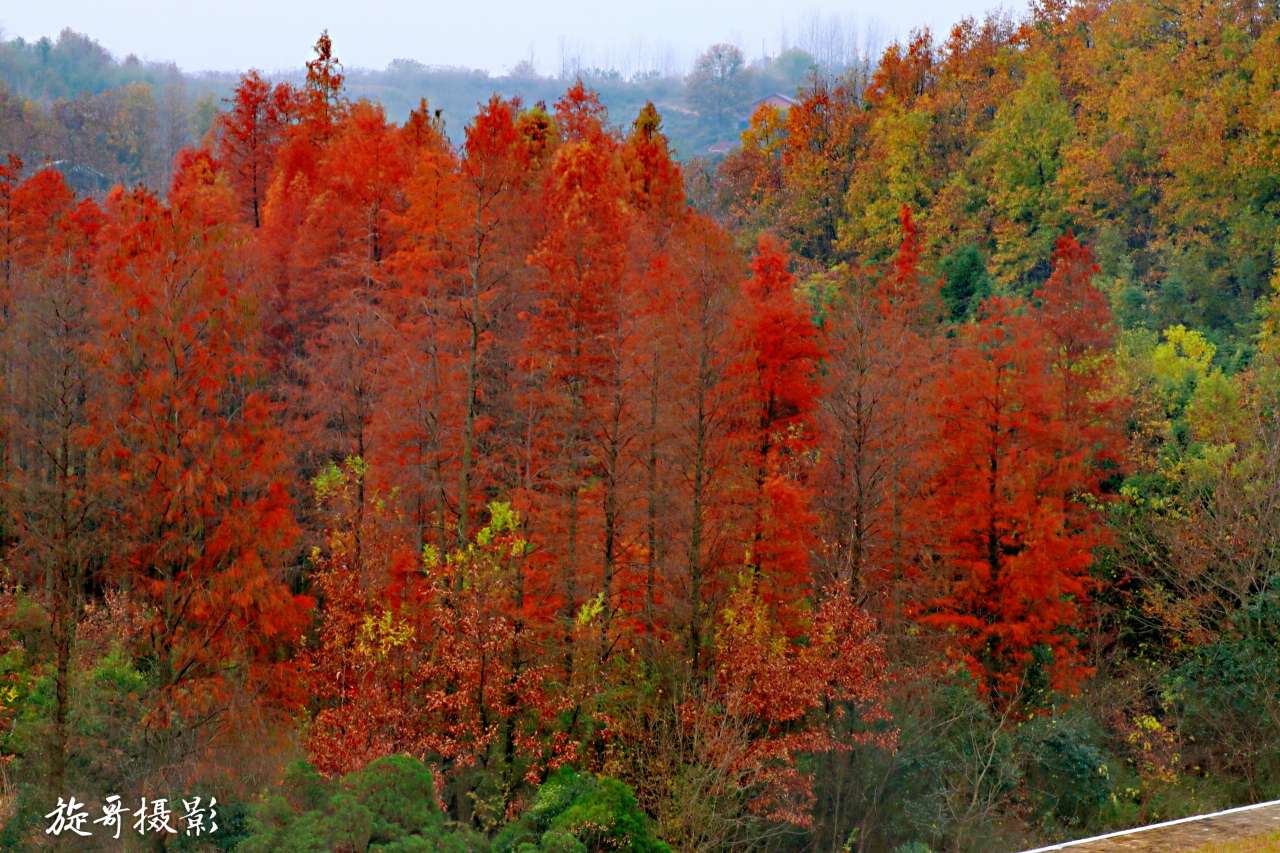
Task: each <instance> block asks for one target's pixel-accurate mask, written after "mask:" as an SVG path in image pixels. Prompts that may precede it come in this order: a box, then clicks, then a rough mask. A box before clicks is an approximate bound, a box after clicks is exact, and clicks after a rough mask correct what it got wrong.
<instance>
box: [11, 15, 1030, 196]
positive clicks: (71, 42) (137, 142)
mask: <svg viewBox="0 0 1280 853" xmlns="http://www.w3.org/2000/svg"><path fill="white" fill-rule="evenodd" d="M991 14H997V15H1004V16H1007V15H1008V13H1007V12H996V13H991ZM982 15H983V10H982V9H978V8H972V7H970V6H969V4H968V3H955V2H943V0H900V2H898V3H896V4H892V5H882V4H876V5H874V6H873V5H872V4H869V3H853V4H850V3H837V2H829V0H824V2H821V3H818V4H816V5H810V6H809V7H807V8H801V10H799V11H797V7H795V6H794V4H792V3H788V2H785V0H756V2H753V3H752V4H750V5H749V6H748V5H747V4H741V3H736V2H729V0H708V1H707V2H695V3H688V2H683V3H682V2H675V0H650V2H647V3H639V4H618V5H613V4H601V3H591V2H586V0H557V2H551V3H542V4H532V3H487V4H485V3H471V4H456V3H450V4H444V3H416V4H415V3H412V2H385V0H384V2H376V3H367V4H363V5H362V4H353V3H349V2H347V3H338V2H335V0H317V2H310V3H300V2H288V3H270V4H264V3H261V2H253V0H222V2H219V3H213V2H209V0H198V2H180V3H179V2H144V0H73V2H62V3H53V4H36V3H30V4H20V5H13V6H10V7H8V8H5V9H3V10H0V154H3V153H5V152H16V153H17V154H19V155H20V156H21V157H22V158H23V160H24V162H25V163H26V166H27V168H28V169H31V168H36V167H39V166H41V165H54V166H56V167H57V168H59V169H61V170H62V171H63V172H64V173H65V174H66V175H67V176H68V178H69V179H70V180H71V182H72V184H73V185H74V186H75V187H76V189H78V190H79V191H81V192H84V193H91V194H92V193H98V192H102V191H104V190H105V188H107V187H109V186H111V185H113V184H116V183H124V184H133V183H143V184H147V185H149V186H152V187H155V188H158V189H163V188H164V187H165V186H166V185H167V183H168V180H169V175H170V169H171V165H172V162H173V158H174V155H175V154H176V153H177V152H178V151H179V150H181V149H182V148H183V147H186V146H188V145H191V144H194V143H198V142H200V141H201V140H203V139H204V138H205V136H206V134H207V132H208V130H209V128H210V127H211V125H212V123H213V119H214V117H215V116H216V115H217V113H218V112H219V111H220V110H222V109H224V108H225V106H226V98H227V97H228V96H229V95H230V93H231V91H232V89H233V88H234V87H235V85H236V82H237V80H238V78H239V75H240V73H242V72H244V71H247V70H248V69H250V68H256V69H259V70H261V71H263V72H264V74H265V75H266V76H268V77H269V78H271V79H273V80H278V81H288V82H291V83H294V84H301V82H302V80H303V78H304V64H305V62H306V61H307V60H308V59H310V58H311V56H312V51H311V46H312V44H313V43H314V42H315V40H316V37H317V36H318V35H319V34H320V32H321V31H323V30H328V32H329V34H330V35H331V37H332V39H333V45H334V53H335V55H336V56H337V57H338V59H339V60H340V61H341V62H342V63H343V66H344V68H345V71H346V75H347V80H346V89H347V94H348V96H349V97H351V98H353V99H356V98H368V99H370V100H373V101H376V102H378V103H380V104H382V105H383V107H384V108H385V110H386V111H387V114H388V116H389V117H390V118H392V119H394V120H397V121H399V120H403V119H404V118H405V117H407V115H408V114H409V111H410V110H412V109H413V108H415V107H417V106H418V105H419V103H420V101H421V100H422V99H424V98H425V99H426V100H427V102H428V104H429V105H430V107H431V109H432V110H439V111H440V115H441V116H442V118H443V119H444V122H445V128H446V131H447V132H448V133H449V135H450V136H451V138H453V139H454V140H455V141H458V140H460V138H461V134H462V131H463V129H464V128H465V127H466V124H467V122H468V121H469V120H470V118H471V116H472V115H473V114H474V112H475V109H476V106H477V105H478V104H480V103H482V102H483V101H486V100H487V99H488V98H489V97H490V96H491V95H494V94H497V95H500V96H503V97H507V98H512V97H515V98H519V99H521V101H522V102H523V103H526V104H533V103H537V102H540V101H541V102H546V103H548V104H549V103H552V102H554V101H555V100H556V99H557V98H558V97H559V96H560V95H561V94H562V93H563V92H564V90H565V88H566V87H567V86H568V85H569V84H570V83H572V82H573V81H574V80H576V79H582V80H583V81H584V82H585V83H587V84H588V85H589V86H590V87H592V88H593V89H595V90H596V91H597V92H598V93H599V94H600V97H601V100H602V102H603V103H604V105H605V106H606V107H607V109H608V110H609V116H610V120H611V121H612V122H613V123H614V124H616V125H621V126H625V125H627V124H629V123H630V121H631V120H632V119H633V118H634V117H635V115H636V114H637V113H638V112H639V110H640V109H641V107H643V106H644V104H645V103H646V102H647V101H652V102H653V103H654V104H655V105H656V106H657V108H658V110H659V112H660V113H661V115H662V117H663V123H664V130H665V131H666V133H667V135H668V137H669V138H670V140H671V143H672V147H673V149H674V151H675V153H676V155H677V156H678V157H679V158H681V159H682V160H686V161H688V160H692V159H695V158H698V159H705V160H711V161H714V160H716V159H717V158H719V157H721V156H723V155H724V154H725V153H726V152H728V151H729V150H731V149H732V147H733V146H734V144H735V143H736V141H737V137H738V134H739V133H740V131H741V130H742V128H743V127H745V125H746V122H747V119H748V117H749V116H750V113H751V111H752V109H753V108H754V106H755V105H756V104H758V103H759V102H760V101H761V100H765V99H773V100H777V99H778V98H786V97H789V96H794V95H795V94H796V92H797V91H798V90H799V89H800V88H802V87H804V86H805V85H807V84H811V83H812V81H813V80H814V78H815V77H823V78H825V79H827V80H841V81H843V82H845V83H846V84H848V85H850V86H851V87H852V88H853V89H854V90H855V91H859V92H860V91H861V89H862V87H863V86H864V85H865V82H866V79H867V77H868V76H869V74H870V71H871V69H872V67H873V65H874V63H875V61H876V60H877V59H878V57H879V55H880V54H881V52H882V51H883V50H884V48H885V47H886V45H888V44H890V43H892V42H894V41H902V40H905V38H906V37H907V36H908V35H909V33H910V32H911V31H912V30H913V29H915V28H918V27H928V28H930V29H931V30H933V32H934V33H935V38H936V39H938V40H945V37H946V33H947V32H948V31H949V30H950V28H951V27H952V26H953V25H954V24H955V23H956V22H958V21H959V20H960V19H961V18H963V17H966V16H973V17H981V16H982Z"/></svg>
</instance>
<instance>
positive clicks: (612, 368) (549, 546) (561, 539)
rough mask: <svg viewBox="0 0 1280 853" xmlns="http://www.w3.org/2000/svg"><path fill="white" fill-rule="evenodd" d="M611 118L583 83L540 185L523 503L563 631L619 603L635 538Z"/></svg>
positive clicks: (621, 241) (626, 222)
mask: <svg viewBox="0 0 1280 853" xmlns="http://www.w3.org/2000/svg"><path fill="white" fill-rule="evenodd" d="M603 119H604V108H603V107H602V106H601V105H600V103H599V100H598V99H597V98H596V97H595V95H594V94H592V93H590V92H588V91H587V90H586V89H584V88H583V87H582V85H581V84H579V85H577V86H575V87H574V88H572V89H570V90H569V92H568V93H567V94H566V95H565V96H564V98H562V99H561V100H560V102H559V103H557V105H556V124H557V127H558V128H559V129H560V131H561V133H562V134H563V136H564V141H563V142H562V143H561V145H560V147H559V148H558V150H557V151H556V154H555V159H554V161H553V162H552V164H551V165H550V167H549V170H548V173H547V177H546V181H545V187H544V190H543V192H544V197H543V199H542V202H541V203H542V205H543V206H544V210H545V211H546V212H547V214H548V216H549V219H550V222H549V225H548V229H547V233H546V234H545V236H544V237H543V238H542V240H541V241H540V242H539V244H538V246H537V248H536V249H535V250H534V252H533V253H532V254H531V255H530V258H529V260H530V263H531V264H532V265H533V267H534V278H533V281H534V288H535V293H536V297H535V299H536V301H535V304H534V305H533V308H532V310H531V311H530V313H529V323H528V330H527V333H526V335H525V340H524V347H523V352H522V363H523V366H524V368H525V369H526V370H527V371H529V372H530V373H531V374H532V376H533V377H534V383H535V385H534V387H532V388H531V389H530V392H529V394H528V395H527V397H528V405H529V406H530V410H531V412H532V413H533V414H532V418H534V419H535V420H534V421H532V422H531V423H530V424H529V430H530V432H531V434H532V441H531V443H530V445H529V447H528V448H527V450H526V453H527V457H526V464H525V467H526V471H527V472H528V473H527V474H526V477H527V481H528V482H529V484H530V486H531V488H532V493H531V494H530V495H528V496H527V498H526V500H529V501H531V502H532V504H533V505H534V506H535V507H537V509H536V510H534V511H532V512H530V516H531V528H530V530H531V533H532V534H533V535H534V538H535V541H537V542H538V543H539V546H541V547H542V549H543V551H542V553H541V554H540V555H538V559H539V560H543V559H546V560H550V561H551V563H552V565H553V566H554V572H555V575H556V576H555V577H554V578H548V580H550V581H552V587H551V589H550V590H548V594H549V595H551V596H552V597H554V598H555V600H557V601H558V602H559V604H560V608H561V615H562V619H563V620H564V623H565V627H566V630H567V629H568V627H569V625H570V624H571V621H572V619H573V618H574V614H575V613H576V612H577V610H578V607H579V606H581V605H582V604H583V603H584V602H585V601H586V600H587V599H588V598H591V597H594V595H596V594H599V595H602V596H603V602H604V607H605V611H606V612H607V613H611V612H612V611H613V610H614V609H615V608H616V607H617V602H616V601H615V599H614V595H615V594H616V593H617V592H618V590H617V588H616V586H615V584H614V580H615V577H614V576H615V574H616V572H617V569H618V563H619V558H620V555H621V553H622V548H623V547H624V546H623V540H624V538H625V537H626V535H627V531H626V530H625V528H626V521H625V520H624V519H622V518H621V517H620V515H621V513H623V512H624V511H625V509H626V507H625V505H624V504H623V502H622V500H621V499H620V490H622V489H623V488H625V487H626V484H625V483H624V482H623V478H624V477H625V476H626V472H624V470H623V465H624V464H625V460H624V459H623V458H622V457H621V454H620V447H621V445H622V444H623V443H624V442H625V441H626V440H627V438H628V435H627V431H628V430H630V428H631V425H632V421H633V418H632V413H631V411H630V410H629V408H628V406H629V404H630V402H631V399H632V397H633V395H629V394H628V392H627V390H626V386H627V385H628V384H629V383H631V382H633V381H634V379H635V377H634V374H633V372H632V371H633V369H634V364H633V363H632V361H631V359H630V358H629V350H630V348H631V347H632V346H633V342H632V341H631V340H628V339H627V338H626V335H625V331H624V330H623V324H624V320H625V318H624V317H623V314H622V310H623V293H622V285H623V276H624V272H625V269H626V263H627V243H626V235H627V230H628V228H629V226H630V220H631V211H630V209H629V208H628V206H627V204H626V195H625V193H626V189H627V181H626V173H625V171H624V169H623V163H622V158H621V156H620V153H619V145H618V142H617V140H616V139H615V138H614V137H613V136H612V135H611V134H610V133H608V132H607V131H606V130H605V128H604V126H603ZM593 479H595V480H597V482H596V483H595V485H594V487H592V488H589V483H590V481H591V480H593ZM592 492H595V494H592Z"/></svg>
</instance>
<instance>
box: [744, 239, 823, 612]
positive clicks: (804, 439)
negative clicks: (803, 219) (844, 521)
mask: <svg viewBox="0 0 1280 853" xmlns="http://www.w3.org/2000/svg"><path fill="white" fill-rule="evenodd" d="M794 286H795V279H794V277H793V276H792V275H791V273H790V272H788V270H787V256H786V253H785V251H784V249H783V248H782V246H781V244H780V243H778V241H777V240H775V239H773V238H771V237H768V236H765V237H762V238H761V239H760V243H759V246H758V248H757V252H756V257H755V260H754V261H753V262H752V265H751V277H750V278H748V279H747V280H746V281H745V282H744V283H743V285H742V295H743V298H742V302H741V303H740V305H739V315H738V319H737V323H736V325H737V332H738V341H737V344H736V346H737V347H738V354H737V362H736V364H735V366H734V369H733V379H734V380H736V381H737V382H740V383H741V384H740V386H739V387H740V389H741V393H742V395H743V405H742V407H741V411H740V417H739V418H738V420H737V422H736V423H735V433H736V434H735V436H734V438H735V440H736V441H737V442H738V452H739V453H740V454H741V455H740V457H739V458H740V461H741V465H742V466H743V468H744V470H745V474H744V482H743V484H742V486H741V497H740V500H741V505H742V511H743V513H744V519H743V535H744V547H745V549H746V554H745V563H746V565H748V566H750V567H752V569H753V571H754V573H755V579H756V583H757V584H758V588H759V590H760V591H761V594H762V596H763V598H764V600H765V601H766V602H767V603H768V604H769V605H770V606H771V607H775V608H781V609H784V610H785V609H787V608H789V607H790V606H792V605H795V604H796V603H798V602H799V601H800V599H801V598H802V597H803V596H804V595H805V594H806V593H807V592H808V591H809V589H810V580H811V578H810V564H809V560H810V549H811V547H812V545H813V536H814V526H815V518H814V516H813V512H812V510H811V507H810V503H811V500H812V492H811V488H810V486H809V483H808V475H809V469H810V468H811V462H810V456H809V452H810V450H811V449H812V447H813V442H814V439H815V433H814V426H813V417H814V414H815V411H816V408H817V404H818V396H819V390H820V388H819V385H818V376H817V373H818V363H819V360H820V359H821V358H822V356H823V350H822V346H821V343H820V341H819V336H818V331H817V329H816V328H815V327H814V325H813V320H812V318H811V316H810V310H809V308H808V307H807V306H805V305H804V304H802V303H801V302H800V301H799V299H798V298H797V296H796V294H795V292H794Z"/></svg>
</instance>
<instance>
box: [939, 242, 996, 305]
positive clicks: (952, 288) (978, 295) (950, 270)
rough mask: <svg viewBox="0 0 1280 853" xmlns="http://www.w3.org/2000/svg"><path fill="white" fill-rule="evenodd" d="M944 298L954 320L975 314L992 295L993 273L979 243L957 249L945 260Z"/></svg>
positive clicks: (943, 269) (943, 273) (943, 275)
mask: <svg viewBox="0 0 1280 853" xmlns="http://www.w3.org/2000/svg"><path fill="white" fill-rule="evenodd" d="M939 272H941V273H942V301H943V302H944V303H945V304H946V306H947V313H948V314H949V315H950V317H951V320H952V321H953V322H960V321H962V320H967V319H969V318H970V317H972V316H973V313H974V311H975V310H977V307H978V305H979V304H980V303H981V302H982V300H984V299H986V298H987V297H988V296H990V295H991V275H990V274H989V273H988V272H987V264H986V261H984V260H983V258H982V252H981V251H979V250H978V247H977V246H974V245H967V246H962V247H960V248H959V249H956V250H955V251H954V252H952V253H951V254H950V255H947V257H945V258H943V259H942V264H941V265H940V266H939Z"/></svg>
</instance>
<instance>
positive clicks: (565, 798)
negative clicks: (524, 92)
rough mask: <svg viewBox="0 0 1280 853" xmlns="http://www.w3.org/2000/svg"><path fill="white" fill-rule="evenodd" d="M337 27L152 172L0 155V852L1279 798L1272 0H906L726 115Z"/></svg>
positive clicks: (841, 826) (951, 821) (268, 844)
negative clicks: (350, 77)
mask: <svg viewBox="0 0 1280 853" xmlns="http://www.w3.org/2000/svg"><path fill="white" fill-rule="evenodd" d="M334 35H335V36H337V37H339V38H340V36H341V34H340V33H335V34H334ZM7 44H12V43H7ZM339 48H340V43H339V44H338V45H337V47H335V43H334V41H333V40H331V39H330V35H329V33H327V32H326V33H323V34H321V35H320V37H319V38H318V40H317V41H316V42H315V44H314V47H313V51H312V59H311V60H310V61H308V62H307V63H306V66H305V73H304V74H302V75H300V76H299V77H298V80H297V82H289V81H287V80H273V79H269V78H267V77H265V76H263V74H261V73H259V72H257V71H249V72H247V73H245V74H244V75H243V76H242V77H240V78H239V80H238V81H237V82H236V84H235V86H234V89H233V90H232V91H231V93H230V94H229V96H228V97H227V98H226V100H225V101H219V102H216V103H214V104H213V106H212V108H211V110H210V111H209V114H208V121H207V130H204V131H202V132H201V133H200V134H199V135H198V137H194V138H193V139H191V140H189V142H190V144H187V143H186V142H184V143H183V145H182V146H180V147H178V148H177V150H176V151H175V152H174V156H173V159H172V162H171V164H170V165H168V166H166V167H165V169H164V170H163V171H164V174H167V175H169V176H170V177H169V179H168V181H167V184H166V185H164V186H162V187H158V186H155V180H154V177H155V176H150V175H143V174H141V173H139V174H132V175H129V176H127V177H117V178H116V180H118V181H119V182H118V183H115V184H114V185H113V186H111V187H110V188H105V187H104V188H100V189H94V188H90V189H88V190H86V189H85V188H84V187H81V186H76V185H75V183H74V177H75V174H76V173H75V170H74V167H75V165H76V164H77V163H76V161H75V159H74V157H71V158H69V159H68V160H67V161H65V162H64V161H59V162H58V163H57V164H53V165H49V164H48V161H47V160H45V159H42V158H40V157H37V158H36V159H35V160H31V159H29V158H30V157H31V156H32V151H33V150H35V149H32V148H30V147H28V148H22V147H21V146H16V145H15V146H14V148H15V151H14V153H12V154H9V155H8V156H7V158H6V159H4V160H3V161H0V484H2V487H0V848H4V849H14V850H24V849H42V848H45V847H51V848H53V849H69V850H70V849H138V850H143V849H146V850H175V851H177V850H189V851H204V850H242V851H250V853H253V852H254V851H327V850H341V851H364V850H386V851H392V850H397V851H410V850H415V851H416V850H421V851H430V850H438V851H493V853H508V852H509V853H533V852H534V851H584V853H585V851H603V850H633V851H653V853H660V852H661V851H720V850H761V851H778V852H779V853H782V851H831V853H841V852H842V851H868V853H869V852H870V851H892V853H928V851H957V853H958V852H959V851H996V850H1018V849H1023V848H1027V847H1033V846H1036V845H1037V844H1042V843H1051V842H1056V841H1061V840H1065V839H1069V838H1076V837H1083V836H1086V835H1091V834H1096V833H1101V832H1106V831H1110V830H1116V829H1121V828H1125V827H1130V826H1136V825H1140V824H1147V823H1153V822H1157V821H1162V820H1168V819H1172V818H1177V817H1181V816H1184V815H1189V814H1195V813H1199V812H1205V811H1211V810H1213V809H1219V808H1226V807H1230V806H1236V805H1243V804H1246V803H1254V802H1259V801H1262V800H1269V799H1276V798H1280V669H1277V667H1276V663H1275V662H1276V660H1277V659H1278V656H1280V7H1277V6H1276V5H1275V4H1274V3H1271V2H1265V1H1264V0H1212V1H1211V2H1202V1H1201V0H1169V2H1167V3H1162V4H1153V3H1148V2H1143V0H1073V2H1068V0H1038V2H1036V3H1034V4H1033V5H1032V6H1031V7H1030V9H1029V10H1028V11H1027V12H1026V13H1025V14H1023V15H1022V16H1021V17H1019V18H1016V19H1015V18H1012V17H1010V16H1008V15H1002V14H996V15H991V16H988V17H987V18H985V19H983V20H974V19H966V20H965V21H963V22H962V23H960V24H959V25H957V26H956V27H955V28H954V29H953V30H952V31H951V32H950V33H948V34H946V36H945V37H944V38H935V36H934V35H933V34H931V33H929V32H927V31H918V32H916V33H914V34H913V35H912V36H911V38H909V39H908V40H906V41H904V42H901V43H894V44H890V45H889V46H888V47H887V48H885V49H884V51H883V52H882V54H881V55H880V56H879V57H878V58H877V59H876V60H875V61H874V62H872V63H870V64H869V65H868V66H865V67H864V66H856V67H852V68H848V69H845V70H844V71H842V72H839V73H830V72H827V71H824V70H823V69H822V68H821V67H818V66H817V65H815V66H814V67H813V68H811V70H810V73H809V74H808V76H807V77H806V78H805V79H804V80H803V81H802V82H801V83H800V84H799V85H798V87H797V88H796V89H795V90H794V93H793V94H794V102H793V103H791V104H790V105H789V106H781V105H779V104H777V103H773V102H769V101H765V102H762V103H761V104H760V105H759V106H758V107H757V108H756V109H755V111H754V113H753V114H752V115H751V116H750V119H749V121H747V122H746V124H745V129H743V130H742V131H741V134H740V138H739V139H738V141H737V143H736V144H735V146H734V147H733V149H732V150H731V151H729V152H728V153H727V154H725V155H724V156H723V157H718V158H714V159H705V158H698V157H683V158H682V157H677V156H676V154H675V153H674V152H673V147H672V144H671V142H670V140H669V138H668V136H667V135H666V133H665V127H666V121H667V117H666V115H664V114H662V113H661V111H660V110H659V109H658V108H657V107H656V106H655V105H654V103H646V104H644V105H643V106H641V107H640V108H638V110H636V112H635V113H634V114H617V113H614V114H610V113H609V112H608V111H607V110H606V109H605V107H604V105H603V103H602V99H601V97H600V95H599V94H598V92H597V91H596V90H595V89H593V88H592V86H590V85H588V83H587V82H586V81H583V80H577V81H574V82H568V83H566V84H565V85H564V86H563V87H562V89H561V91H559V92H558V93H557V95H556V96H555V98H554V99H549V100H547V101H532V102H529V101H525V100H522V99H521V98H519V97H511V96H503V95H501V94H494V95H492V96H491V97H487V98H486V99H484V100H482V101H481V102H480V103H479V104H478V105H477V106H476V109H475V111H474V114H473V115H472V116H470V117H469V120H468V121H467V122H466V123H465V125H464V126H462V127H460V128H459V127H450V128H447V129H446V127H445V120H444V118H443V117H442V114H441V113H440V112H439V111H438V110H437V109H436V108H435V107H433V106H432V102H431V101H430V100H429V99H430V98H431V96H432V93H431V92H430V91H425V92H423V93H422V95H423V97H422V99H421V100H420V101H419V102H418V105H417V106H416V107H415V108H413V109H412V110H411V111H410V112H408V113H407V116H406V117H405V118H403V120H401V119H398V118H391V117H389V113H388V109H387V107H386V106H385V105H384V104H381V103H379V102H378V101H376V100H371V99H368V98H363V97H359V96H356V95H354V94H353V93H352V91H351V90H349V88H348V83H347V80H346V79H345V77H346V75H345V72H344V69H343V66H342V64H341V62H340V61H339V60H338V54H337V50H338V49H339ZM0 53H2V52H0ZM716 53H717V48H713V49H712V50H711V51H709V54H716ZM720 54H723V51H720ZM0 59H3V56H0ZM730 64H732V63H730ZM703 70H706V69H705V68H704V69H703ZM115 82H118V81H115ZM703 82H704V83H706V81H703ZM713 82H715V81H713ZM113 84H114V83H113V81H110V80H108V81H105V82H104V83H103V87H102V88H101V91H102V92H104V93H107V94H108V95H110V94H111V93H113V92H117V91H119V90H117V89H112V88H111V85H113ZM724 84H725V80H724V79H723V78H720V79H719V81H718V82H716V85H721V86H723V85H724ZM123 85H125V86H126V87H128V86H136V85H138V84H136V83H132V82H126V83H124V84H123ZM700 85H701V84H700ZM135 91H136V90H135ZM28 97H30V98H31V99H32V100H30V101H29V102H27V105H26V106H24V107H22V108H21V109H20V110H18V113H17V114H19V115H24V116H28V117H29V116H31V115H35V114H36V112H35V111H38V110H44V109H50V110H52V109H53V107H46V106H41V103H42V102H40V101H39V100H38V97H37V95H35V94H31V95H29V96H28ZM51 97H53V98H54V100H50V101H48V103H50V104H54V105H55V106H56V104H57V103H65V101H61V102H60V101H57V100H56V98H58V97H61V95H56V94H55V95H53V96H51ZM5 109H6V108H4V107H3V104H0V141H4V140H12V139H14V138H15V136H14V135H13V134H12V133H10V131H13V129H14V128H15V127H18V125H16V124H14V121H15V120H14V119H13V115H15V113H13V112H12V111H10V112H5ZM50 114H52V113H50ZM27 126H28V125H22V127H27ZM90 126H93V123H92V122H91V123H90ZM60 132H66V133H69V134H70V135H68V136H65V137H64V138H66V139H70V140H72V141H74V140H75V139H76V136H75V133H73V132H70V131H65V129H64V131H60ZM76 144H82V145H86V146H89V147H92V145H93V143H92V142H90V141H87V140H81V141H80V142H77V143H76ZM160 174H161V173H160V172H157V173H156V175H160ZM113 816H114V821H113V820H112V818H113Z"/></svg>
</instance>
